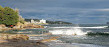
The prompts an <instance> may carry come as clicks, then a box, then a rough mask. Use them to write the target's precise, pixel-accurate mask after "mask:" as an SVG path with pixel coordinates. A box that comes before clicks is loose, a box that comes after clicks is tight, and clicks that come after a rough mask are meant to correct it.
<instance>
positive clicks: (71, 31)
mask: <svg viewBox="0 0 109 47" xmlns="http://www.w3.org/2000/svg"><path fill="white" fill-rule="evenodd" d="M49 32H50V33H52V34H55V35H59V34H60V35H85V34H87V32H83V31H82V30H81V29H78V28H72V29H58V30H50V31H49Z"/></svg>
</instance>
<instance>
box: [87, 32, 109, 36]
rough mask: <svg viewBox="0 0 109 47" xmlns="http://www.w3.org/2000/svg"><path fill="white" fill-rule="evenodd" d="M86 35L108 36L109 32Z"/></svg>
mask: <svg viewBox="0 0 109 47" xmlns="http://www.w3.org/2000/svg"><path fill="white" fill-rule="evenodd" d="M86 35H90V36H93V35H94V36H95V35H100V36H104V35H105V36H109V32H88V33H87V34H86Z"/></svg>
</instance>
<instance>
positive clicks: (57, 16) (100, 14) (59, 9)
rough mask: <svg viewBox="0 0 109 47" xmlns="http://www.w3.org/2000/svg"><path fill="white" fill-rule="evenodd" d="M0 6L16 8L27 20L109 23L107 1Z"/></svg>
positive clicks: (44, 0)
mask: <svg viewBox="0 0 109 47" xmlns="http://www.w3.org/2000/svg"><path fill="white" fill-rule="evenodd" d="M0 5H1V6H3V7H6V6H8V7H11V8H13V9H15V8H18V9H19V11H20V15H21V16H22V17H23V18H28V19H45V20H51V21H66V22H71V23H77V24H105V23H106V22H109V0H0Z"/></svg>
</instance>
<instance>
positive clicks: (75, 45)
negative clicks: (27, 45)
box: [13, 25, 109, 47]
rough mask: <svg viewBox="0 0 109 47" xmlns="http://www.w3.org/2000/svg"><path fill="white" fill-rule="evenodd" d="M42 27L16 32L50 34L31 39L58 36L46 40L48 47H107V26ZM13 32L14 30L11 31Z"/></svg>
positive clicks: (108, 33)
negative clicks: (51, 39) (54, 38)
mask: <svg viewBox="0 0 109 47" xmlns="http://www.w3.org/2000/svg"><path fill="white" fill-rule="evenodd" d="M45 26H47V27H46V28H44V29H26V30H20V31H18V32H24V33H23V34H36V35H37V34H42V35H43V34H45V33H52V35H43V36H38V37H36V36H31V37H32V38H33V40H41V39H48V38H49V37H54V36H59V38H57V40H53V41H51V42H47V43H46V44H47V45H48V46H49V47H109V28H106V27H107V26H101V25H98V26H95V25H94V26H91V25H89V26H88V25H87V26H79V25H45ZM13 32H14V31H13Z"/></svg>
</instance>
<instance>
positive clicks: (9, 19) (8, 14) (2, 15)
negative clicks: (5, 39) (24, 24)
mask: <svg viewBox="0 0 109 47" xmlns="http://www.w3.org/2000/svg"><path fill="white" fill-rule="evenodd" d="M17 22H19V13H18V12H16V11H15V10H13V9H12V8H10V7H4V8H3V7H2V6H0V24H5V25H7V26H8V25H15V24H17Z"/></svg>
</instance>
